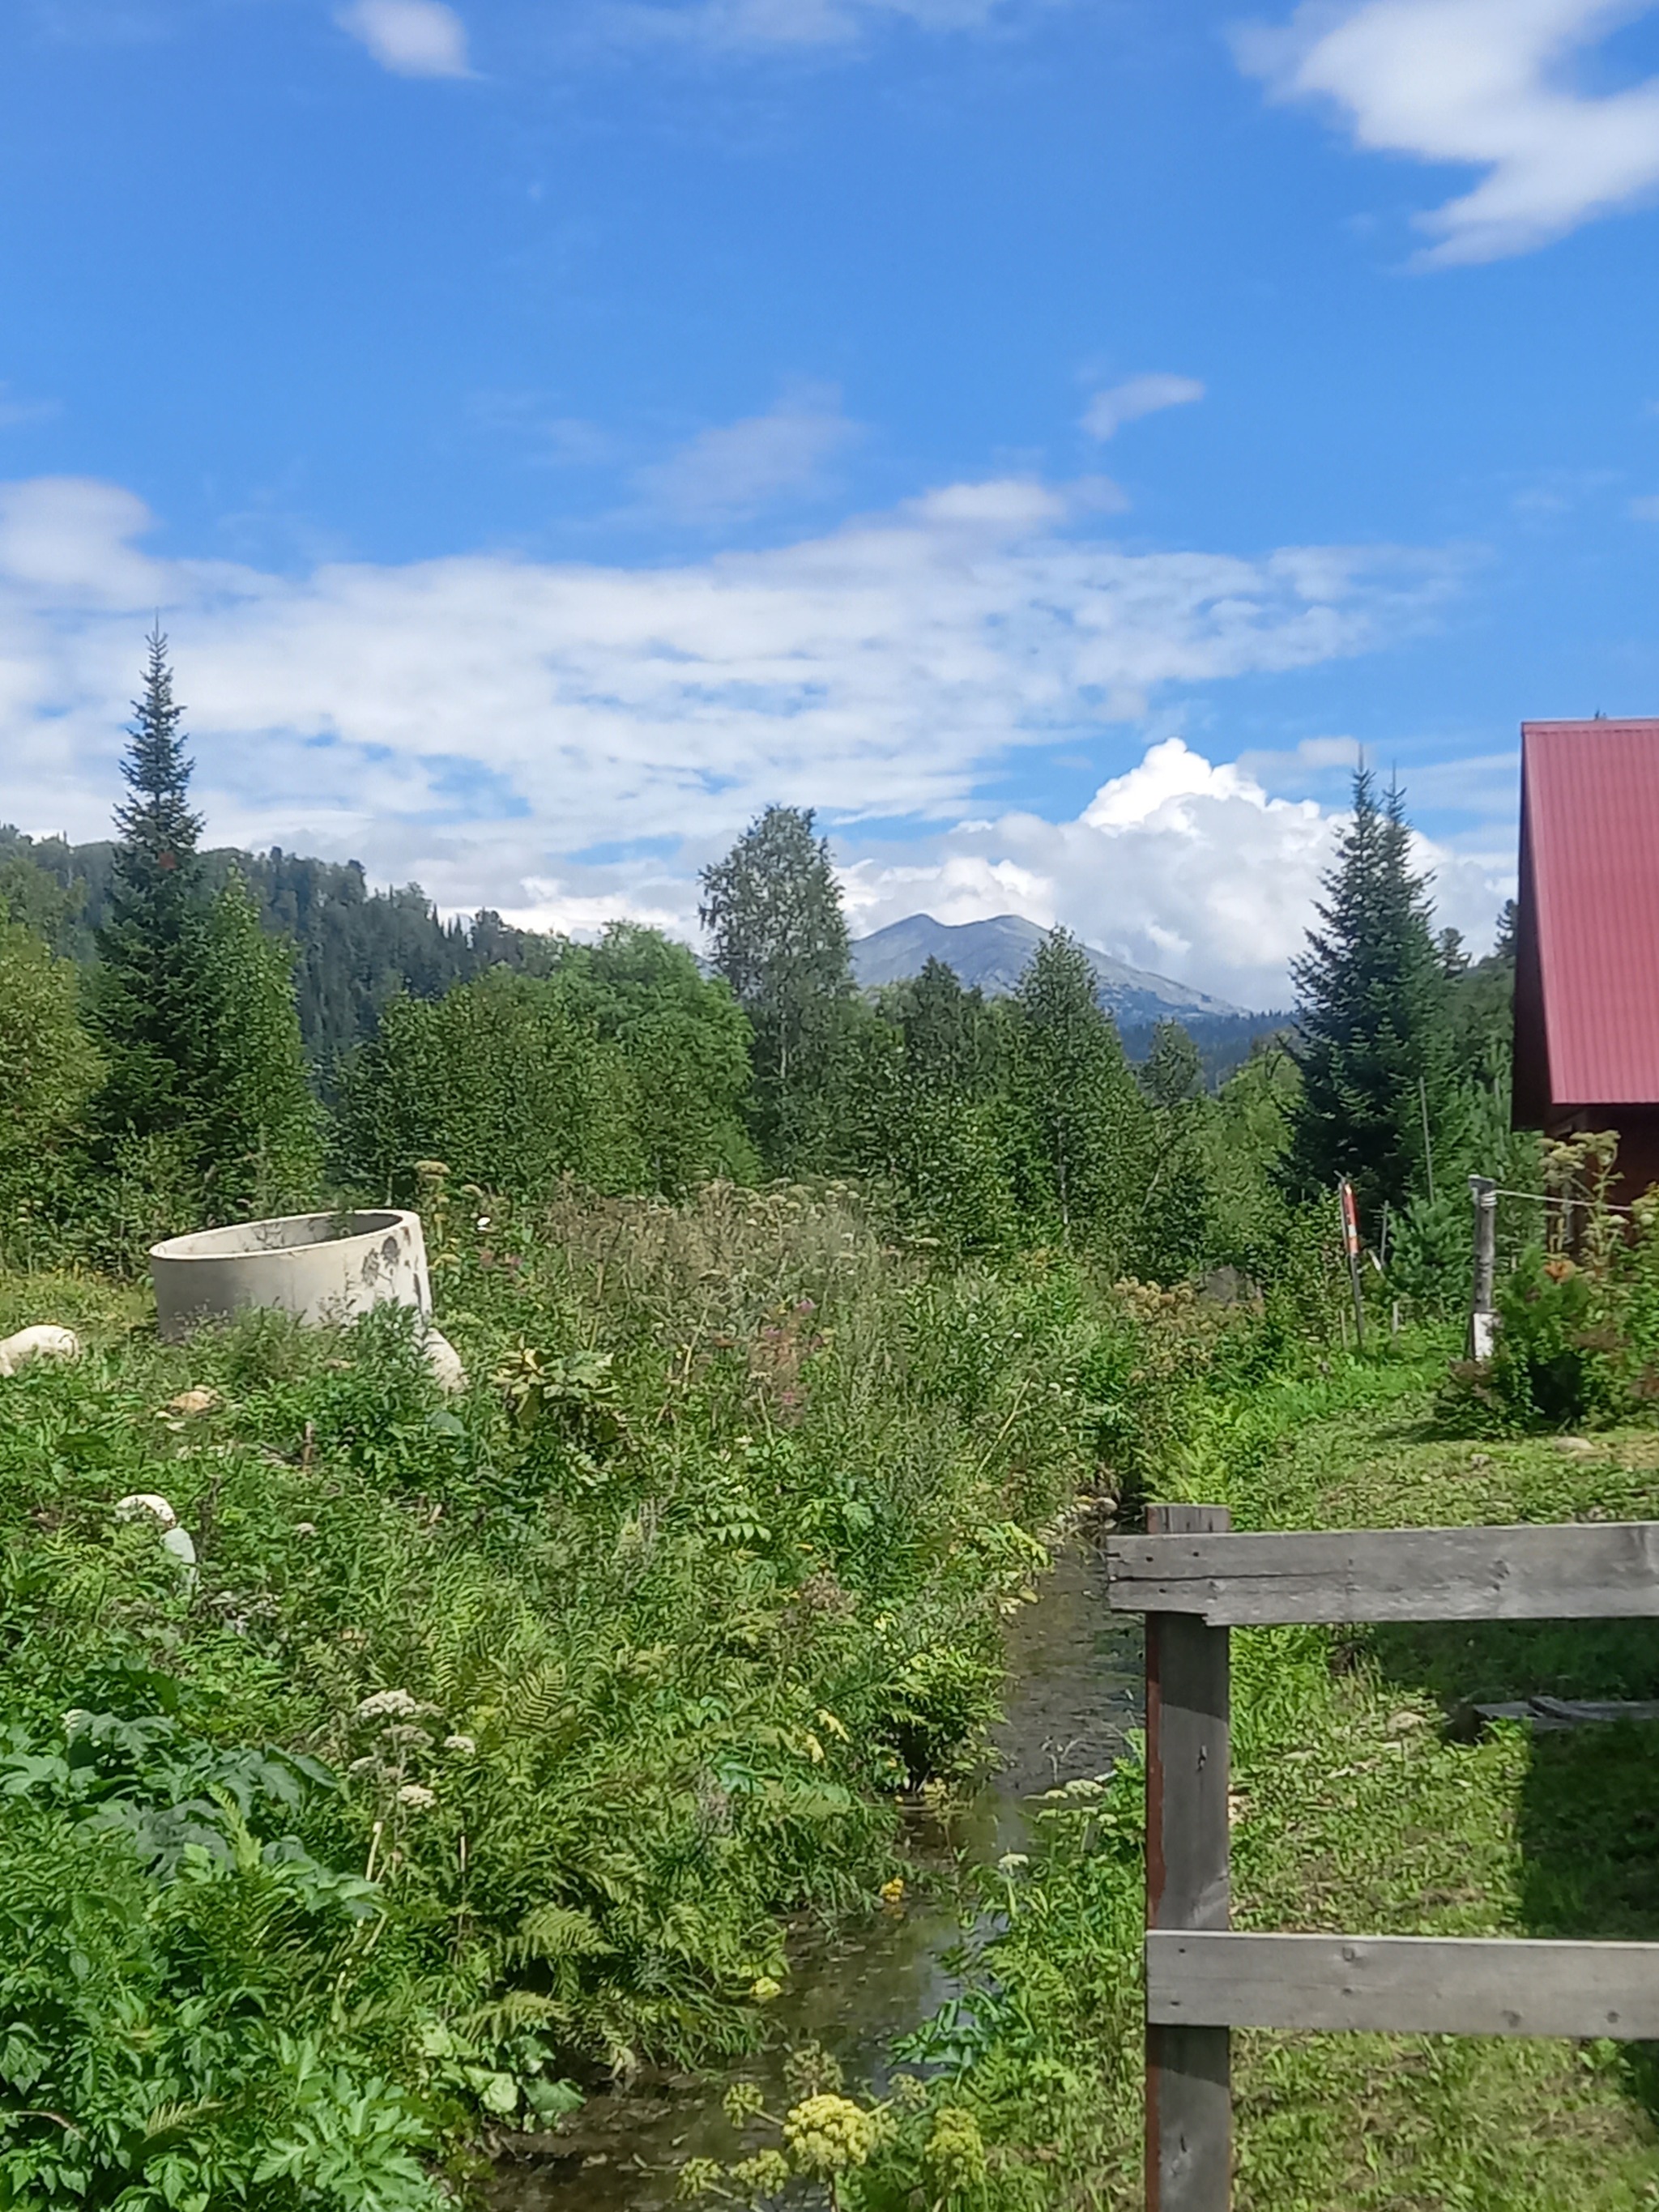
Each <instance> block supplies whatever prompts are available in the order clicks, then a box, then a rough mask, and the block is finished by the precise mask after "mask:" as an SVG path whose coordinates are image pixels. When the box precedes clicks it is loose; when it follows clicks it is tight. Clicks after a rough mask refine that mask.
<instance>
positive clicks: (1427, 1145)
mask: <svg viewBox="0 0 1659 2212" xmlns="http://www.w3.org/2000/svg"><path fill="white" fill-rule="evenodd" d="M1417 1103H1418V1106H1419V1109H1420V1110H1421V1112H1422V1115H1423V1164H1424V1166H1425V1168H1426V1169H1427V1170H1428V1174H1429V1204H1430V1205H1431V1206H1432V1205H1433V1204H1434V1139H1432V1138H1431V1136H1430V1134H1429V1086H1428V1085H1427V1084H1426V1083H1425V1082H1424V1080H1423V1079H1422V1077H1421V1076H1420V1075H1419V1077H1418V1079H1417Z"/></svg>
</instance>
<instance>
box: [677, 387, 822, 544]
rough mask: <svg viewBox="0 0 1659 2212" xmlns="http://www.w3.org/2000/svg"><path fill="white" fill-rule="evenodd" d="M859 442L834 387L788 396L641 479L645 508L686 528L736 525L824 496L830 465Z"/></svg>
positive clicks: (699, 439)
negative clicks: (775, 507) (782, 504)
mask: <svg viewBox="0 0 1659 2212" xmlns="http://www.w3.org/2000/svg"><path fill="white" fill-rule="evenodd" d="M859 435H860V432H859V428H858V425H857V424H856V423H854V422H848V419H847V417H846V416H845V415H843V414H842V409H841V395H840V393H839V392H837V391H836V389H835V387H834V386H831V385H808V386H804V387H803V388H802V389H801V390H799V391H798V392H791V393H788V394H787V395H786V396H785V397H784V398H781V399H780V400H779V401H778V403H777V404H776V405H775V407H772V408H771V409H769V410H768V412H767V413H765V414H764V415H750V416H745V417H744V419H743V421H741V422H727V423H724V424H721V425H720V427H718V428H714V429H708V430H702V431H699V433H698V434H697V435H696V437H695V438H693V439H692V440H691V441H690V444H689V445H685V446H682V447H681V448H680V450H679V451H678V453H673V454H671V455H670V457H669V458H668V459H666V460H665V461H658V462H656V463H654V464H653V465H652V466H651V467H649V468H643V469H640V470H638V471H636V472H635V478H634V482H635V486H636V488H637V489H638V490H639V492H640V494H641V496H642V498H643V500H644V501H645V503H646V505H647V507H648V508H650V509H651V510H652V511H653V512H654V513H665V514H668V515H671V516H672V517H674V518H675V519H676V520H681V521H688V522H732V521H738V520H744V519H745V518H746V517H748V516H750V515H753V514H757V513H760V512H761V510H762V509H763V507H769V506H770V505H771V504H772V502H773V501H775V500H779V499H787V498H791V497H800V496H803V495H809V494H811V493H813V492H816V491H817V490H819V489H822V488H823V481H824V469H825V465H826V464H827V463H828V462H829V460H831V459H833V458H834V456H835V455H836V453H841V452H842V451H843V450H844V449H845V448H846V447H848V445H850V444H851V443H852V442H853V441H854V440H855V439H856V438H857V437H858V436H859Z"/></svg>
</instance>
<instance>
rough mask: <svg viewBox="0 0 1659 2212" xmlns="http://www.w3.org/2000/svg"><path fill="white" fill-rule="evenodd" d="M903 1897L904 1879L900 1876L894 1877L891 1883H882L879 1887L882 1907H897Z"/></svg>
mask: <svg viewBox="0 0 1659 2212" xmlns="http://www.w3.org/2000/svg"><path fill="white" fill-rule="evenodd" d="M903 1896H904V1877H903V1875H894V1877H893V1879H892V1880H891V1881H884V1882H883V1884H882V1886H881V1901H882V1903H883V1904H884V1905H897V1904H898V1903H900V1901H901V1900H902V1898H903Z"/></svg>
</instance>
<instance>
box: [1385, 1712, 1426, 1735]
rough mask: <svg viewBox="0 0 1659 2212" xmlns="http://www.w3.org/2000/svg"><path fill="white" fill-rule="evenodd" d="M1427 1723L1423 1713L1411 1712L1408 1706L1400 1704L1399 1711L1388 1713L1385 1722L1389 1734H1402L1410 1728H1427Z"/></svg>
mask: <svg viewBox="0 0 1659 2212" xmlns="http://www.w3.org/2000/svg"><path fill="white" fill-rule="evenodd" d="M1428 1724H1429V1723H1428V1721H1427V1719H1426V1718H1425V1716H1424V1715H1423V1714H1421V1713H1414V1712H1413V1711H1411V1709H1410V1707H1409V1706H1402V1707H1401V1710H1400V1711H1399V1712H1397V1713H1390V1714H1389V1717H1388V1720H1387V1722H1386V1723H1385V1725H1386V1727H1387V1729H1388V1731H1389V1735H1405V1734H1406V1733H1407V1730H1409V1729H1420V1728H1427V1726H1428Z"/></svg>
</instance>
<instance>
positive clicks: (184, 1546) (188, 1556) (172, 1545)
mask: <svg viewBox="0 0 1659 2212" xmlns="http://www.w3.org/2000/svg"><path fill="white" fill-rule="evenodd" d="M161 1549H162V1550H163V1551H164V1552H171V1553H172V1554H173V1558H174V1559H177V1560H178V1562H179V1565H180V1566H181V1567H183V1569H184V1570H185V1574H186V1575H187V1576H188V1577H189V1578H190V1580H191V1582H192V1583H193V1582H194V1581H195V1580H196V1547H195V1545H194V1543H192V1541H191V1534H190V1531H189V1529H188V1528H167V1529H165V1530H164V1531H163V1532H162V1535H161Z"/></svg>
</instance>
